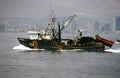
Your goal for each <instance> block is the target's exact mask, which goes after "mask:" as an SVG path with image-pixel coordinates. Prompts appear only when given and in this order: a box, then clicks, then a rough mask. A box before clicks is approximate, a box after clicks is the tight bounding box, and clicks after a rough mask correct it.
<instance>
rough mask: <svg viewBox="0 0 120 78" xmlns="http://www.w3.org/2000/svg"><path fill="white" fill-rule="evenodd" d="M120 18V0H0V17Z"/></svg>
mask: <svg viewBox="0 0 120 78" xmlns="http://www.w3.org/2000/svg"><path fill="white" fill-rule="evenodd" d="M52 10H54V12H55V15H56V16H69V15H73V14H77V15H85V16H108V17H114V16H120V0H0V17H23V18H26V17H27V18H29V17H30V18H31V17H32V18H34V17H40V18H44V17H47V16H48V15H50V13H52Z"/></svg>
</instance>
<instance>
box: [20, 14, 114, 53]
mask: <svg viewBox="0 0 120 78" xmlns="http://www.w3.org/2000/svg"><path fill="white" fill-rule="evenodd" d="M75 17H77V16H76V15H73V16H70V17H69V18H68V19H67V21H66V22H65V24H64V26H62V27H60V22H58V26H57V31H56V29H55V28H54V27H53V26H52V27H51V25H53V24H54V23H55V18H52V19H51V22H50V23H49V24H48V26H47V27H46V29H45V30H35V29H34V30H28V34H29V38H21V37H18V40H19V42H20V44H22V45H24V46H26V47H29V48H31V49H46V50H59V49H63V50H64V49H67V50H72V49H83V50H87V51H93V50H94V51H104V49H105V44H106V43H105V42H106V41H104V39H102V38H101V37H99V36H97V38H96V39H94V38H92V37H89V36H87V37H86V36H82V32H81V31H79V30H78V36H77V38H76V39H63V38H61V34H62V32H63V30H64V29H65V28H66V27H67V26H68V24H69V23H71V22H72V20H73V19H74V18H75ZM107 42H108V41H107ZM108 43H110V44H109V45H110V46H112V43H111V42H110V41H109V42H108Z"/></svg>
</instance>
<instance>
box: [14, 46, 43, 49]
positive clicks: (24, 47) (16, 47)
mask: <svg viewBox="0 0 120 78" xmlns="http://www.w3.org/2000/svg"><path fill="white" fill-rule="evenodd" d="M13 49H14V50H44V49H31V48H29V47H26V46H24V45H18V46H15V47H13Z"/></svg>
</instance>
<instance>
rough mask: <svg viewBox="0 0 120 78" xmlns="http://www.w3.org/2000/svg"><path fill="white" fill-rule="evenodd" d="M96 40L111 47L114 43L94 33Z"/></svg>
mask: <svg viewBox="0 0 120 78" xmlns="http://www.w3.org/2000/svg"><path fill="white" fill-rule="evenodd" d="M96 40H97V41H100V42H102V43H104V44H105V45H107V46H109V47H112V45H113V44H114V41H112V40H107V39H105V38H102V37H100V36H99V35H96Z"/></svg>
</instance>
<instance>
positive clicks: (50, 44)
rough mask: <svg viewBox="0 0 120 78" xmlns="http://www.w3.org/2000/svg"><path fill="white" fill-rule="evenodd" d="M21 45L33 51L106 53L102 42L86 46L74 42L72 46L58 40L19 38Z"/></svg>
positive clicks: (85, 44) (90, 43)
mask: <svg viewBox="0 0 120 78" xmlns="http://www.w3.org/2000/svg"><path fill="white" fill-rule="evenodd" d="M18 40H19V42H20V44H22V45H24V46H26V47H29V48H31V49H46V50H58V49H64V50H73V49H83V50H87V51H102V52H103V51H104V48H105V46H104V45H103V44H102V43H100V42H87V43H84V44H82V45H81V44H80V43H77V44H75V43H74V42H73V43H72V44H70V45H69V44H67V45H65V44H64V43H57V41H56V40H31V39H28V38H18Z"/></svg>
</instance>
